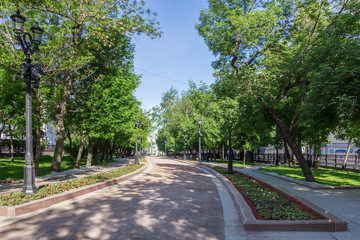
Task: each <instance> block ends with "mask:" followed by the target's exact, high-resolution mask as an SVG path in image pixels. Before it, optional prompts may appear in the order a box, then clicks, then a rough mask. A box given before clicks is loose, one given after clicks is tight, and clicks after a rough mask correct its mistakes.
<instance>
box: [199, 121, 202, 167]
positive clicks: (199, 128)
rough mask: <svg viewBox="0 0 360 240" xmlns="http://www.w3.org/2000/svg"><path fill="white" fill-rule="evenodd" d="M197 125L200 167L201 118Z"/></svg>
mask: <svg viewBox="0 0 360 240" xmlns="http://www.w3.org/2000/svg"><path fill="white" fill-rule="evenodd" d="M198 124H199V165H201V136H202V134H201V118H200V119H199V121H198Z"/></svg>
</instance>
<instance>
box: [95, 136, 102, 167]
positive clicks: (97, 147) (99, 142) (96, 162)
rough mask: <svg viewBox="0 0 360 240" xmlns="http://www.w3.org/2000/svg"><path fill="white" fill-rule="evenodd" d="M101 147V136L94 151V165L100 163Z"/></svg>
mask: <svg viewBox="0 0 360 240" xmlns="http://www.w3.org/2000/svg"><path fill="white" fill-rule="evenodd" d="M100 147H101V138H98V139H97V143H96V147H95V152H94V165H98V156H99V149H100Z"/></svg>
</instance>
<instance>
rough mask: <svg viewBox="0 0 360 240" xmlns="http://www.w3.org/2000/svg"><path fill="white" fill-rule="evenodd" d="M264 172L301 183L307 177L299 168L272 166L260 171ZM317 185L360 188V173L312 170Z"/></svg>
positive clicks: (324, 169) (321, 169) (325, 169)
mask: <svg viewBox="0 0 360 240" xmlns="http://www.w3.org/2000/svg"><path fill="white" fill-rule="evenodd" d="M260 171H263V172H274V173H277V174H279V175H284V176H287V177H291V178H294V179H298V180H301V181H305V177H304V176H303V173H302V171H301V169H300V167H299V166H295V167H289V166H287V165H282V166H278V167H276V166H271V167H265V168H262V169H260ZM312 172H313V175H314V177H315V180H316V182H317V183H321V184H326V185H330V186H360V173H359V172H354V171H341V170H337V169H331V168H319V170H317V171H314V170H312Z"/></svg>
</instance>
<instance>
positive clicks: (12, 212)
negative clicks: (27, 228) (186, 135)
mask: <svg viewBox="0 0 360 240" xmlns="http://www.w3.org/2000/svg"><path fill="white" fill-rule="evenodd" d="M149 166H150V165H149V163H148V161H147V162H146V164H145V165H144V166H143V167H142V168H140V169H138V170H136V171H135V172H132V173H129V174H127V175H124V176H121V177H119V178H115V179H112V180H109V181H106V182H102V183H96V184H93V185H90V186H87V187H83V188H80V189H76V190H73V191H70V192H65V193H62V194H58V195H54V196H51V197H47V198H44V199H39V200H35V201H31V202H28V203H24V204H21V205H17V206H13V207H5V206H0V216H1V217H17V216H20V215H23V214H27V213H31V212H35V211H39V210H41V209H44V208H48V207H51V206H53V205H55V204H57V203H60V202H63V201H66V200H69V199H72V198H76V197H79V196H82V195H85V194H88V193H91V192H94V191H97V190H100V189H103V188H106V187H109V186H112V185H115V184H118V183H120V182H123V181H125V180H129V179H130V178H133V177H135V176H137V175H139V174H141V173H143V172H144V171H146V169H147V168H148V167H149Z"/></svg>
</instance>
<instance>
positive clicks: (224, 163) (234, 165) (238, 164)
mask: <svg viewBox="0 0 360 240" xmlns="http://www.w3.org/2000/svg"><path fill="white" fill-rule="evenodd" d="M215 163H217V164H222V165H226V166H227V165H228V161H224V162H221V160H220V159H216V162H215ZM253 165H255V163H251V162H246V164H245V165H244V162H243V161H234V160H233V167H239V168H241V167H246V166H253Z"/></svg>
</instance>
